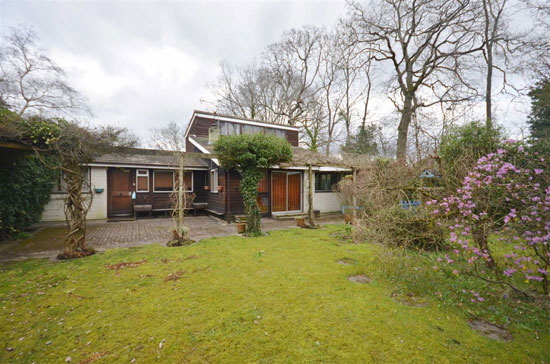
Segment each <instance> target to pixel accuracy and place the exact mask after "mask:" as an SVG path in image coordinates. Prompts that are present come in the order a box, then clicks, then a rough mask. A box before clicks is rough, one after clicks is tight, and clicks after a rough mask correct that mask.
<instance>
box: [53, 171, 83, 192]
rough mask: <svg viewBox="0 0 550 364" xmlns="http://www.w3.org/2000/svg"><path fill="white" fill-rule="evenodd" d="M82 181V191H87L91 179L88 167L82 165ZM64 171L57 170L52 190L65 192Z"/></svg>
mask: <svg viewBox="0 0 550 364" xmlns="http://www.w3.org/2000/svg"><path fill="white" fill-rule="evenodd" d="M80 171H81V173H82V177H83V180H84V181H83V183H82V192H84V193H87V192H90V190H91V185H92V181H91V178H90V168H89V167H83V168H82V169H81V170H80ZM64 174H65V172H63V171H59V176H58V178H57V180H56V182H55V186H54V192H59V193H66V192H67V183H66V182H65V178H64Z"/></svg>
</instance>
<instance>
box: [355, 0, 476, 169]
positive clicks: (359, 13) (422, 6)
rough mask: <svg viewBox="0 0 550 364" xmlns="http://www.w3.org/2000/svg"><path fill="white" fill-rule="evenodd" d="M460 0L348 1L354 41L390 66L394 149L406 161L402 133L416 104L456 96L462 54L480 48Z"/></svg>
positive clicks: (464, 3)
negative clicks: (395, 115) (395, 120)
mask: <svg viewBox="0 0 550 364" xmlns="http://www.w3.org/2000/svg"><path fill="white" fill-rule="evenodd" d="M472 10H473V9H472V6H471V4H470V2H469V1H462V0H418V1H412V2H409V1H401V0H377V1H371V2H369V3H368V4H366V5H365V6H362V5H360V4H358V3H351V4H350V12H351V29H352V31H353V32H354V34H355V41H356V42H358V43H359V44H360V45H361V47H362V48H363V49H364V50H365V51H371V52H372V53H373V57H374V59H375V60H377V61H384V62H387V63H389V64H390V65H391V68H392V69H393V72H392V73H393V77H392V79H393V81H394V82H393V83H392V90H393V93H394V96H393V98H392V101H393V102H394V105H395V106H396V108H397V110H398V111H399V113H400V115H401V118H400V122H399V126H398V136H397V151H396V156H397V158H398V159H399V160H401V161H405V158H406V152H407V136H408V131H409V126H410V124H411V121H412V119H413V115H414V113H415V112H416V110H417V109H418V108H420V107H429V106H433V105H436V104H438V103H442V102H443V103H445V102H459V101H461V100H466V99H469V98H470V97H471V96H469V95H459V94H458V92H456V91H457V90H458V88H459V87H460V86H461V83H460V82H457V81H456V79H460V77H461V76H462V75H461V73H460V71H461V64H460V61H461V58H462V56H465V55H468V54H472V53H474V52H479V51H481V49H482V42H481V40H480V39H479V36H478V35H477V34H476V33H475V32H472V29H475V26H476V25H477V23H476V21H477V19H476V12H473V11H472Z"/></svg>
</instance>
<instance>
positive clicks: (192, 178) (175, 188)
mask: <svg viewBox="0 0 550 364" xmlns="http://www.w3.org/2000/svg"><path fill="white" fill-rule="evenodd" d="M186 173H191V189H186V190H185V191H184V192H189V193H192V192H193V191H194V189H195V179H194V175H193V171H188V170H186V171H184V172H183V180H184V181H185V174H186ZM174 175H175V173H174ZM175 184H176V177H174V191H177V190H178V187H179V185H178V186H175ZM186 187H187V188H189V186H186Z"/></svg>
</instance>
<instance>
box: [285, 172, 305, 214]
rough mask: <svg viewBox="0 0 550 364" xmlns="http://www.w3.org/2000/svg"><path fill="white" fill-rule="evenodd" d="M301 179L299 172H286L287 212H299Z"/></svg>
mask: <svg viewBox="0 0 550 364" xmlns="http://www.w3.org/2000/svg"><path fill="white" fill-rule="evenodd" d="M301 190H302V178H301V174H300V172H288V211H299V210H301V207H302V206H301V199H300V197H301Z"/></svg>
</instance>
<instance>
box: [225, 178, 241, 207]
mask: <svg viewBox="0 0 550 364" xmlns="http://www.w3.org/2000/svg"><path fill="white" fill-rule="evenodd" d="M228 179H229V181H227V183H226V185H227V192H228V194H229V204H228V206H227V207H228V209H229V215H230V217H234V216H235V215H243V214H244V204H243V196H242V194H241V189H240V182H241V177H240V176H239V174H238V173H237V172H235V171H232V172H231V173H228Z"/></svg>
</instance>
